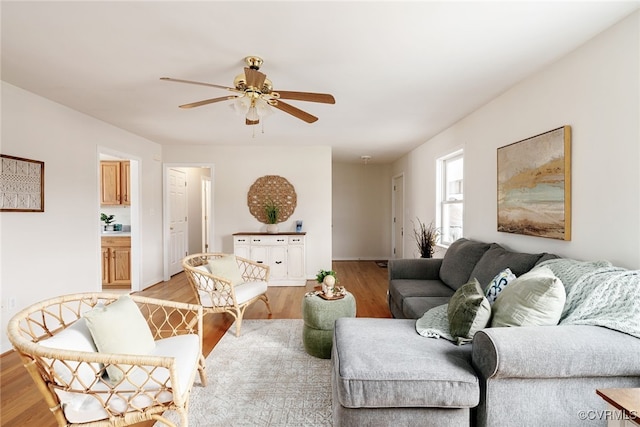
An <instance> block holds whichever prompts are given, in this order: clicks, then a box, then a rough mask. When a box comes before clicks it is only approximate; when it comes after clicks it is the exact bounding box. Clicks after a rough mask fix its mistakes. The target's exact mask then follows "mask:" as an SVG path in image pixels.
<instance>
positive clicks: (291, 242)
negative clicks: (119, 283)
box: [233, 233, 307, 286]
mask: <svg viewBox="0 0 640 427" xmlns="http://www.w3.org/2000/svg"><path fill="white" fill-rule="evenodd" d="M233 252H234V254H235V255H237V256H240V257H243V258H247V259H250V260H252V261H255V262H258V263H261V264H263V263H264V264H266V265H268V266H269V267H270V273H269V285H279V286H304V285H305V284H306V281H307V278H306V259H305V235H304V233H278V234H264V233H255V234H253V233H236V234H234V235H233Z"/></svg>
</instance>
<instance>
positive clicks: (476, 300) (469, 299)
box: [447, 278, 491, 344]
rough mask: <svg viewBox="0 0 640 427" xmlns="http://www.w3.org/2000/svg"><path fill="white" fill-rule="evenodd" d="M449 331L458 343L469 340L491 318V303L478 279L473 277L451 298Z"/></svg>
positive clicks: (448, 314)
mask: <svg viewBox="0 0 640 427" xmlns="http://www.w3.org/2000/svg"><path fill="white" fill-rule="evenodd" d="M447 317H448V319H449V332H450V333H451V335H452V336H453V337H454V338H457V339H458V344H463V343H465V342H469V341H471V340H472V339H473V336H474V335H475V333H476V332H478V331H479V330H480V329H484V328H485V327H486V326H487V324H489V321H490V320H491V304H489V301H488V300H487V298H486V297H485V296H484V292H482V287H480V283H478V280H477V279H475V278H474V279H472V280H471V281H470V282H468V283H467V284H465V285H462V286H461V287H460V289H458V290H457V291H456V292H455V293H454V294H453V296H452V297H451V299H450V300H449V308H448V310H447Z"/></svg>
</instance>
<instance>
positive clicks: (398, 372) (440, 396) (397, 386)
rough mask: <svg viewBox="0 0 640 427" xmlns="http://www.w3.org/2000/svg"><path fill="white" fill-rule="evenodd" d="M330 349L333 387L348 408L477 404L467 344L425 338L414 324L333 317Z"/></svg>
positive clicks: (475, 382)
mask: <svg viewBox="0 0 640 427" xmlns="http://www.w3.org/2000/svg"><path fill="white" fill-rule="evenodd" d="M372 343H375V350H374V349H372V347H371V346H372ZM332 351H333V354H332V364H333V369H334V372H333V375H334V387H335V389H336V393H337V396H338V400H339V402H340V404H341V405H342V406H344V407H347V408H367V407H368V408H398V407H403V408H408V407H422V408H425V407H442V408H445V407H451V408H472V407H475V406H476V405H477V404H478V402H479V400H480V386H479V383H478V378H477V377H476V374H475V371H474V370H473V368H472V367H471V346H456V345H455V344H453V343H451V342H450V341H446V340H435V339H425V338H424V337H422V336H420V335H418V334H417V333H416V330H415V320H410V319H375V318H344V317H343V318H340V319H337V320H336V324H335V328H334V346H333V350H332Z"/></svg>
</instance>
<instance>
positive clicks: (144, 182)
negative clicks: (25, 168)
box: [0, 82, 162, 351]
mask: <svg viewBox="0 0 640 427" xmlns="http://www.w3.org/2000/svg"><path fill="white" fill-rule="evenodd" d="M1 141H2V147H1V149H0V151H1V152H2V154H7V155H12V156H17V157H25V158H29V159H35V160H40V161H44V162H45V187H44V188H45V211H44V212H42V213H17V212H2V213H0V222H1V223H0V230H1V235H0V246H1V247H2V252H1V254H0V264H1V268H2V269H1V272H0V289H1V294H2V295H1V296H0V299H1V301H2V330H3V331H6V326H7V322H8V320H9V318H10V317H11V316H12V315H13V314H15V312H17V309H19V308H22V307H25V306H27V305H29V304H32V303H35V302H37V301H40V300H43V299H46V298H49V297H54V296H58V295H62V294H68V293H74V292H84V291H99V290H100V289H101V282H100V278H101V274H100V235H99V225H100V219H99V212H100V208H99V194H98V188H99V170H98V150H99V147H107V148H109V149H112V150H113V151H118V152H123V153H129V154H131V157H134V158H138V159H139V160H140V164H141V167H140V169H141V170H140V183H141V184H140V188H141V191H140V193H141V223H142V229H141V230H140V234H141V240H142V244H141V248H140V249H141V250H140V253H141V257H142V258H141V261H142V262H141V264H142V268H141V270H140V275H141V284H142V286H143V287H145V286H148V285H151V284H153V283H156V282H158V281H160V280H161V279H162V238H161V236H162V234H161V230H162V221H161V215H160V214H161V212H162V204H161V191H160V188H159V187H160V186H159V185H158V183H159V182H161V179H162V174H161V164H160V161H159V160H160V158H161V147H160V146H159V145H158V144H155V143H153V142H150V141H148V140H145V139H142V138H140V137H138V136H135V135H132V134H130V133H127V132H125V131H123V130H121V129H118V128H115V127H113V126H111V125H107V124H105V123H103V122H100V121H98V120H96V119H93V118H91V117H89V116H86V115H84V114H80V113H78V112H76V111H73V110H71V109H69V108H66V107H63V106H61V105H60V104H56V103H53V102H50V101H48V100H46V99H44V98H41V97H38V96H36V95H34V94H32V93H29V92H26V91H24V90H22V89H20V88H17V87H15V86H12V85H10V84H7V83H5V82H2V134H1ZM156 159H157V160H156ZM9 299H12V300H14V301H15V307H16V308H15V309H10V308H9V307H8V304H7V303H8V300H9ZM9 347H10V346H9V343H8V340H7V338H6V334H5V333H3V334H2V343H1V350H0V351H6V350H8V349H9Z"/></svg>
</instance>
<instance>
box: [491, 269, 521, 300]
mask: <svg viewBox="0 0 640 427" xmlns="http://www.w3.org/2000/svg"><path fill="white" fill-rule="evenodd" d="M515 278H516V275H515V274H513V272H512V271H511V269H510V268H505V269H504V270H502V271H501V272H500V273H498V274H497V275H496V277H494V278H493V279H492V280H491V281H490V282H489V285H487V289H485V292H484V296H485V297H487V300H488V301H489V304H493V303H494V302H496V298H498V295H500V292H502V291H503V290H504V288H506V287H507V285H508V284H509V283H511V282H512V281H513V280H514V279H515Z"/></svg>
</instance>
